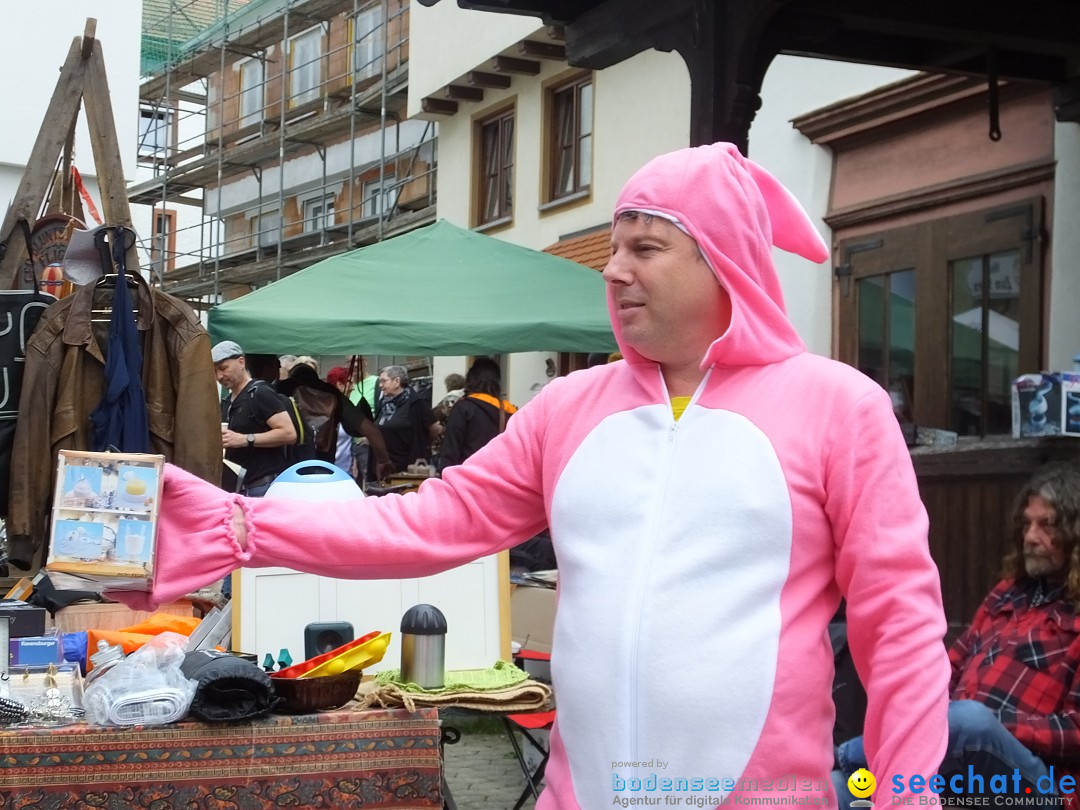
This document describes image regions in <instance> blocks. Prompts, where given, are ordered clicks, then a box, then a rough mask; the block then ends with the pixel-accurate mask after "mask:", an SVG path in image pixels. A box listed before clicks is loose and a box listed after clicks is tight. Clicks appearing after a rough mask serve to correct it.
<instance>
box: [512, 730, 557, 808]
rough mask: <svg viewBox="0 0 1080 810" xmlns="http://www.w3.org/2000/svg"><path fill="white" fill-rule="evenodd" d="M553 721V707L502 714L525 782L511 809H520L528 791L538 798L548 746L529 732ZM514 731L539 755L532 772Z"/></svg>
mask: <svg viewBox="0 0 1080 810" xmlns="http://www.w3.org/2000/svg"><path fill="white" fill-rule="evenodd" d="M554 722H555V710H554V709H551V710H550V711H546V712H527V713H524V714H505V715H503V725H504V726H506V733H507V735H508V736H509V737H510V744H511V745H513V746H514V756H516V757H517V761H518V765H520V766H521V772H522V773H523V774H524V775H525V781H526V783H527V784H526V786H525V789H524V790H523V791H521V795H520V796H518V800H517V801H516V802H515V803H514V808H513V810H521V806H522V805H523V804H525V802H526V801H527V800H528V798H529V794H530V793H531V794H532V795H533V798H535V799H539V798H540V783H541V782H542V781H544V769H545V768H546V767H547V761H548V747H547V746H545V745H544V744H543V743H541V742H540V739H539V738H538V737H537V736H536V735H535V734H534V733H530V732H536V731H539V730H549V729H550V728H551V724H552V723H554ZM515 732H520V734H521V736H522V738H523V739H524V740H525V741H526V742H527V743H529V745H531V746H532V747H533V748H534V749H536V750H537V751H538V752H539V753H540V755H541V760H540V764H539V765H537V766H536V769H535V770H534V771H532V772H530V771H529V764H528V763H527V762H526V761H525V752H524V751H523V750H522V747H521V743H519V742H518V738H517V734H515Z"/></svg>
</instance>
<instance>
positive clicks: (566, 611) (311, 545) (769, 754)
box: [123, 144, 949, 810]
mask: <svg viewBox="0 0 1080 810" xmlns="http://www.w3.org/2000/svg"><path fill="white" fill-rule="evenodd" d="M613 221H614V225H613V229H612V257H611V261H610V263H609V264H608V266H607V268H606V269H605V270H604V279H605V281H606V282H607V297H608V307H609V310H610V312H611V320H612V325H613V327H614V330H615V336H616V338H617V339H618V342H619V347H620V349H621V351H622V354H623V356H624V357H625V360H623V361H619V362H615V363H610V364H607V365H603V366H597V367H595V368H591V369H588V370H585V371H581V372H576V373H574V374H571V375H569V376H568V377H565V378H560V379H556V380H554V381H552V382H551V384H550V385H548V386H546V387H545V388H544V389H543V390H542V391H541V392H540V394H539V395H538V396H537V397H536V399H535V400H533V401H532V402H531V403H529V405H527V406H526V407H524V408H522V409H521V411H520V412H519V413H518V415H516V416H515V417H514V419H513V420H511V421H510V422H509V423H508V425H507V430H506V432H505V433H503V434H501V435H500V436H499V437H497V438H496V439H495V440H494V441H492V442H491V443H490V444H489V445H487V446H486V447H485V448H483V449H482V450H481V451H480V452H478V453H477V454H475V455H474V456H473V457H472V458H470V459H469V461H468V462H467V463H466V464H463V465H461V466H460V467H454V468H451V469H448V470H447V471H446V473H445V475H444V477H443V479H442V480H433V481H429V482H427V483H425V484H424V485H423V487H421V489H420V492H419V493H415V494H410V495H405V496H401V497H398V496H388V497H382V498H368V499H366V500H363V501H358V502H351V503H340V504H337V503H327V504H320V505H319V509H318V510H312V509H310V507H306V506H304V505H301V504H296V503H290V502H288V501H282V500H269V499H252V500H248V499H245V498H242V497H240V496H236V495H227V494H225V493H222V492H220V491H216V490H214V489H213V488H212V487H210V486H209V485H206V484H204V483H202V482H201V481H199V480H197V479H195V478H194V477H192V476H190V475H187V474H185V473H184V472H183V471H181V470H178V469H175V468H170V469H169V471H168V474H167V479H166V485H165V496H164V500H163V504H162V510H161V515H162V517H161V525H160V539H159V559H158V571H157V579H156V582H155V585H154V590H153V591H152V592H151V593H150V594H149V595H146V596H145V598H142V599H140V597H138V596H125V597H123V598H124V599H125V600H126V601H129V603H131V602H141V605H142V606H147V605H148V604H154V603H160V602H162V601H166V600H168V599H171V598H173V597H175V596H177V595H179V594H183V593H187V592H189V591H191V590H193V589H195V588H197V587H199V586H201V585H203V584H205V583H207V582H210V581H212V580H214V579H217V578H220V577H222V576H223V575H225V574H227V573H228V572H230V571H232V570H233V569H234V568H237V567H239V566H248V567H264V566H287V567H291V568H295V569H299V570H304V571H310V572H314V573H318V574H322V575H326V576H334V577H351V578H387V577H413V576H421V575H426V574H430V573H435V572H437V571H441V570H444V569H446V568H449V567H452V566H457V565H460V564H462V563H465V562H467V561H469V560H472V559H475V558H477V557H479V556H482V555H486V554H491V553H493V552H496V551H499V550H501V549H505V548H509V547H511V546H513V545H514V544H516V543H519V542H521V541H522V540H524V539H526V538H528V537H531V536H533V535H535V534H536V533H537V532H538V531H540V530H541V529H543V528H544V527H545V526H550V528H551V536H552V540H553V542H554V544H555V551H556V555H557V557H558V560H559V580H560V584H559V605H558V614H557V617H556V626H555V635H554V645H553V651H552V677H553V681H554V685H555V689H556V692H557V693H558V700H559V714H558V721H557V724H556V727H555V729H554V731H553V734H552V740H551V760H550V762H549V765H548V768H547V789H546V790H545V791H544V793H543V794H542V795H541V798H540V802H539V803H538V807H539V808H541V809H542V810H553V808H562V809H564V810H571V809H572V808H586V809H587V810H595V809H596V808H602V807H609V806H611V805H612V804H613V803H614V804H618V803H620V802H621V801H622V800H624V799H633V798H636V797H652V798H656V797H661V802H663V801H664V799H663V798H662V797H663V795H664V794H671V795H672V796H674V797H683V798H681V799H680V802H682V801H683V799H686V800H687V801H689V797H691V796H694V797H697V800H698V801H700V800H701V798H702V797H708V801H709V803H710V806H711V805H715V804H718V803H719V802H720V801H721V800H722V799H725V798H726V799H727V800H728V801H733V802H738V801H742V800H743V799H748V798H755V797H759V798H769V799H784V798H787V799H796V800H798V802H800V803H807V802H817V803H830V804H831V803H832V802H833V801H834V797H833V792H832V787H831V785H830V783H829V771H830V769H831V767H832V745H831V725H832V717H833V709H832V703H831V699H830V687H831V682H832V655H831V649H830V646H829V642H828V638H827V635H826V627H827V624H828V622H829V619H830V618H831V617H832V615H833V613H834V612H835V610H836V608H837V606H838V603H839V600H840V598H841V595H843V596H845V597H846V599H847V617H848V623H849V640H850V645H851V648H852V652H853V655H854V657H855V662H856V665H857V667H858V670H859V672H860V673H861V675H862V677H863V680H864V682H865V683H866V685H867V691H868V709H867V716H866V722H865V739H866V748H867V751H868V754H869V761H870V764H871V770H872V771H873V772H874V773H875V775H876V776H877V781H878V783H879V784H880V785H882V786H885V785H887V784H889V780H890V779H891V777H892V776H893V775H894V774H900V775H904V776H905V777H906V776H910V775H912V774H923V775H928V774H932V773H934V772H935V771H936V769H937V766H938V763H939V762H940V760H941V756H942V753H943V751H944V747H945V740H946V734H947V730H946V707H947V694H946V690H947V686H948V681H949V663H948V659H947V657H946V655H945V650H944V647H943V645H942V636H943V634H944V631H945V621H944V617H943V613H942V608H941V595H940V585H939V579H938V575H937V570H936V568H935V567H934V564H933V562H932V561H931V559H930V556H929V551H928V548H927V538H926V533H927V520H926V514H925V511H924V509H923V507H922V504H921V502H920V500H919V495H918V489H917V486H916V481H915V476H914V472H913V470H912V466H911V462H910V459H909V456H908V453H907V448H906V447H905V445H904V442H903V440H902V437H901V434H900V430H899V428H898V426H897V424H896V420H895V419H894V417H893V415H892V409H891V405H890V401H889V397H888V395H887V394H886V393H885V392H884V391H883V390H882V389H881V388H880V387H879V386H878V385H877V384H876V383H874V382H873V381H872V380H870V379H869V378H867V377H865V376H864V375H862V374H861V373H859V372H858V371H856V370H855V369H853V368H851V367H849V366H846V365H843V364H841V363H837V362H834V361H831V360H828V359H826V358H822V357H818V356H815V355H812V354H809V353H808V352H807V351H806V348H805V346H804V345H803V342H802V341H801V340H800V338H799V337H798V335H797V334H796V332H795V329H794V328H793V327H792V325H791V323H790V321H789V320H788V318H787V316H786V314H785V310H784V303H783V298H782V295H781V290H780V283H779V280H778V278H777V274H776V270H775V268H774V266H773V261H772V256H771V251H772V247H773V246H774V245H775V246H777V247H780V248H782V249H785V250H789V251H792V252H795V253H798V254H800V255H802V256H804V257H806V258H808V259H811V260H812V261H815V262H822V261H825V260H826V259H827V258H828V256H829V252H828V250H827V248H826V246H825V244H824V243H823V242H822V240H821V237H820V236H819V235H818V233H817V231H816V230H815V229H814V227H813V225H812V224H811V222H810V221H809V219H808V218H807V216H806V214H805V212H804V211H803V210H802V208H801V207H800V206H799V204H798V203H797V202H796V201H795V199H794V197H792V196H791V194H790V193H789V192H788V191H787V190H786V189H785V188H783V186H781V185H780V183H779V182H778V181H777V180H776V179H775V178H773V177H772V176H771V175H770V174H768V173H767V172H766V171H765V170H764V169H762V168H761V167H760V166H758V165H756V164H755V163H753V162H751V161H749V160H747V159H746V158H744V157H743V156H741V155H740V154H739V153H738V151H737V150H736V149H735V148H734V147H733V146H732V145H730V144H713V145H711V146H703V147H697V148H693V149H683V150H679V151H677V152H673V153H670V154H667V155H662V156H660V157H658V158H656V159H654V160H652V161H651V162H650V163H648V164H647V165H646V166H645V167H644V168H642V169H641V170H640V171H638V172H637V173H636V174H635V175H634V176H633V177H632V178H631V179H630V180H629V182H628V183H627V184H626V186H625V187H624V189H623V191H622V194H621V195H620V197H619V200H618V203H617V205H616V209H615V215H614V220H613ZM343 526H347V527H350V530H349V531H342V530H341V527H343ZM358 533H359V534H360V536H359V537H357V536H356V535H357V534H358ZM660 763H663V764H662V765H661V764H660ZM665 780H668V781H666V782H665ZM680 780H684V781H680ZM650 785H655V787H651V788H650ZM635 787H636V789H635ZM884 795H885V791H884V790H882V791H881V793H880V794H879V798H880V796H884ZM882 804H884V802H882Z"/></svg>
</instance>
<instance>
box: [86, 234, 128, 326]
mask: <svg viewBox="0 0 1080 810" xmlns="http://www.w3.org/2000/svg"><path fill="white" fill-rule="evenodd" d="M134 245H135V231H133V230H132V229H131V228H127V227H125V226H123V225H117V226H115V227H111V228H101V229H100V230H98V232H97V233H95V234H94V246H95V247H96V248H97V250H98V254H99V255H100V257H101V266H102V268H103V269H105V268H108V269H109V271H107V272H105V273H104V274H103V275H102V276H101V278H99V279H98V280H97V281H96V282H94V288H95V289H100V290H115V289H116V282H117V280H118V279H119V278H120V270H121V269H122V268H121V262H124V261H125V259H124V257H125V256H126V255H127V252H128V251H129V250H130V249H131V248H132V247H133V246H134ZM123 275H124V281H125V283H126V284H127V286H128V288H129V289H133V290H137V289H138V286H139V285H138V283H137V282H136V281H135V279H134V278H133V277H132V276H131V275H130V274H129V273H127V272H126V271H125V272H124V274H123ZM131 310H132V313H133V314H134V315H136V316H138V314H139V297H138V295H133V296H132V297H131ZM112 311H113V309H112V304H111V301H110V302H109V303H104V304H102V305H101V306H99V307H96V308H94V309H91V310H90V323H110V322H111V321H112Z"/></svg>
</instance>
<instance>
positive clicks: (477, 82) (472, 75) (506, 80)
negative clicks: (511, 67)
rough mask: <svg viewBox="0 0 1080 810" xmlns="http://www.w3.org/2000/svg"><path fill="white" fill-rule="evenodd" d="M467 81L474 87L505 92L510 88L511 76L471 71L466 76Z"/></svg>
mask: <svg viewBox="0 0 1080 810" xmlns="http://www.w3.org/2000/svg"><path fill="white" fill-rule="evenodd" d="M465 81H467V82H468V83H469V85H470V86H472V87H491V88H494V89H496V90H505V89H506V88H507V87H509V86H510V77H509V76H500V75H499V74H498V73H488V72H487V71H484V70H470V71H469V72H468V73H467V74H466V75H465Z"/></svg>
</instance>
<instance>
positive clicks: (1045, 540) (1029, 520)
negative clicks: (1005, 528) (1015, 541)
mask: <svg viewBox="0 0 1080 810" xmlns="http://www.w3.org/2000/svg"><path fill="white" fill-rule="evenodd" d="M1023 528H1024V570H1025V571H1027V573H1028V576H1030V577H1040V578H1041V577H1053V576H1054V575H1056V574H1059V573H1061V572H1062V571H1064V569H1065V552H1064V551H1062V549H1061V546H1060V544H1059V542H1058V534H1057V514H1056V513H1055V512H1054V507H1052V506H1051V505H1050V504H1049V503H1047V502H1046V500H1045V499H1044V498H1041V497H1039V496H1038V495H1032V496H1031V497H1029V498H1028V502H1027V506H1026V507H1024V521H1023Z"/></svg>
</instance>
